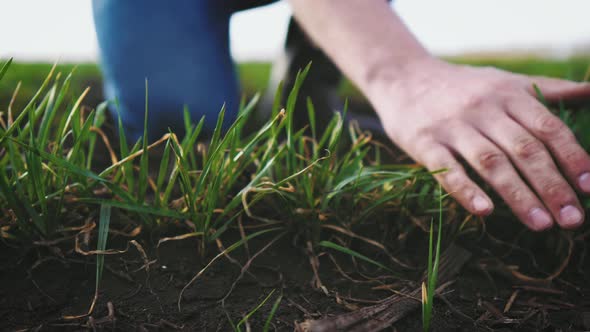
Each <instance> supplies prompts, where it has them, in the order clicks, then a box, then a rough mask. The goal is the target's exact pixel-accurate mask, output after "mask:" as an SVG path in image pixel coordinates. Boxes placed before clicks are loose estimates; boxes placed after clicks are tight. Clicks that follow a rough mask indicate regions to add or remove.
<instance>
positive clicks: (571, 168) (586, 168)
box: [507, 98, 590, 193]
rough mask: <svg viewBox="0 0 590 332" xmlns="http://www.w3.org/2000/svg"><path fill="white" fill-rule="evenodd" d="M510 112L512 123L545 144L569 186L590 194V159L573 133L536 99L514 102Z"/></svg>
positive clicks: (510, 105) (511, 104)
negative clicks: (571, 185)
mask: <svg viewBox="0 0 590 332" xmlns="http://www.w3.org/2000/svg"><path fill="white" fill-rule="evenodd" d="M507 109H508V113H509V114H510V116H511V117H512V118H513V119H515V120H516V121H517V122H519V123H520V124H522V126H523V127H525V128H526V129H527V130H529V132H530V133H531V134H533V135H534V136H535V137H537V138H538V139H539V140H540V141H542V142H543V143H544V144H545V146H546V147H547V148H548V149H549V151H550V152H551V154H552V155H553V157H554V158H555V160H556V161H557V164H558V165H559V166H560V169H561V170H562V171H563V172H564V173H565V175H566V177H567V178H568V179H569V181H570V183H572V184H573V185H574V186H575V187H576V188H577V189H578V190H579V191H581V192H584V193H590V156H588V154H587V153H586V151H585V150H584V149H583V148H582V147H581V146H580V144H578V142H577V140H576V137H575V136H574V134H573V133H572V132H571V130H570V129H569V128H568V127H567V126H566V125H565V124H564V123H563V122H562V121H561V120H560V119H559V118H558V117H557V116H555V115H553V114H551V112H549V111H548V110H547V109H546V108H545V106H543V105H542V104H541V103H540V102H538V101H536V100H534V99H533V98H526V99H518V100H516V99H515V100H511V101H510V102H509V103H508V104H507Z"/></svg>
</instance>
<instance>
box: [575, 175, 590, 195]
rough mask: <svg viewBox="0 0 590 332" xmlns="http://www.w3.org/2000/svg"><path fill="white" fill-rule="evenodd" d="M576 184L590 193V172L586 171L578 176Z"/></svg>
mask: <svg viewBox="0 0 590 332" xmlns="http://www.w3.org/2000/svg"><path fill="white" fill-rule="evenodd" d="M578 186H580V189H582V190H583V191H585V192H587V193H590V173H588V172H586V173H584V174H582V175H580V176H579V177H578Z"/></svg>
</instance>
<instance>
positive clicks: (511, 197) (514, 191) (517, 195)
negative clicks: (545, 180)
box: [498, 182, 527, 204]
mask: <svg viewBox="0 0 590 332" xmlns="http://www.w3.org/2000/svg"><path fill="white" fill-rule="evenodd" d="M498 191H499V193H500V194H501V195H502V196H503V197H504V200H506V202H508V203H509V204H511V203H512V204H515V203H522V202H523V201H524V200H525V197H527V190H525V189H524V188H523V187H522V186H520V185H517V184H514V183H512V182H506V183H504V184H502V185H501V186H500V188H499V190H498Z"/></svg>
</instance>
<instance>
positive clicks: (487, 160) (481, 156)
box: [475, 150, 506, 170]
mask: <svg viewBox="0 0 590 332" xmlns="http://www.w3.org/2000/svg"><path fill="white" fill-rule="evenodd" d="M475 158H476V162H477V165H478V166H479V167H480V168H481V169H485V170H492V169H495V168H497V167H498V166H501V165H503V164H505V163H506V156H505V155H504V154H503V153H501V152H499V151H495V150H483V151H481V152H479V153H478V154H477V155H476V157H475Z"/></svg>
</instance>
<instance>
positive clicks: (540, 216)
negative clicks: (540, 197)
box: [529, 208, 552, 231]
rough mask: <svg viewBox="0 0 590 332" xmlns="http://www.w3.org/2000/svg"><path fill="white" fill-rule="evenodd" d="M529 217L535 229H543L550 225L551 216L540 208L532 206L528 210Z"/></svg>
mask: <svg viewBox="0 0 590 332" xmlns="http://www.w3.org/2000/svg"><path fill="white" fill-rule="evenodd" d="M529 219H530V220H531V222H532V224H533V227H534V228H535V229H536V230H539V231H540V230H544V229H547V228H549V227H551V223H552V221H551V216H549V214H548V213H547V212H545V211H543V210H542V209H540V208H534V209H532V210H531V212H529Z"/></svg>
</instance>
